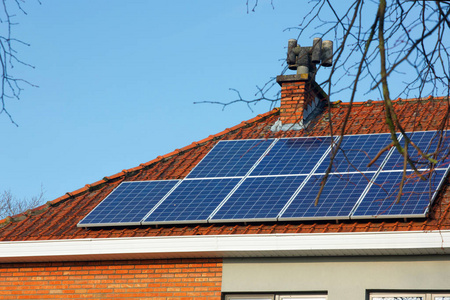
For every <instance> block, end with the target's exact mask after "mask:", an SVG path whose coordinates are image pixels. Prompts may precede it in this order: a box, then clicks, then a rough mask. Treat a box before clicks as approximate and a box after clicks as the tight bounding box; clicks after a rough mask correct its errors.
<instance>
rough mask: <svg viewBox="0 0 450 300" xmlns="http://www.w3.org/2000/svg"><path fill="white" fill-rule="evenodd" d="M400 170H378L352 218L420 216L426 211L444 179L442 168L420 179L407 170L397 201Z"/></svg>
mask: <svg viewBox="0 0 450 300" xmlns="http://www.w3.org/2000/svg"><path fill="white" fill-rule="evenodd" d="M402 173H403V172H401V171H400V172H381V173H380V174H379V175H378V178H377V179H376V180H375V184H373V185H372V187H371V188H370V190H369V192H368V193H367V195H366V196H365V197H364V199H363V201H362V202H361V204H360V205H359V206H358V208H357V210H356V211H355V213H354V217H357V216H358V217H366V218H367V217H384V216H390V217H394V216H398V217H400V216H405V215H409V216H410V217H411V216H417V217H423V216H425V213H426V212H427V209H428V207H429V205H430V199H432V197H433V195H434V193H435V191H436V190H437V188H438V187H439V185H440V183H441V180H442V179H443V178H444V174H445V170H436V172H435V173H431V174H425V176H426V177H429V178H428V180H426V181H424V180H421V179H420V178H419V177H418V176H417V175H416V174H414V173H412V172H409V173H408V174H407V179H406V181H405V183H404V186H403V190H402V197H401V199H400V202H399V203H398V204H397V203H395V202H396V198H397V195H398V192H399V188H400V182H401V179H402V175H403V174H402Z"/></svg>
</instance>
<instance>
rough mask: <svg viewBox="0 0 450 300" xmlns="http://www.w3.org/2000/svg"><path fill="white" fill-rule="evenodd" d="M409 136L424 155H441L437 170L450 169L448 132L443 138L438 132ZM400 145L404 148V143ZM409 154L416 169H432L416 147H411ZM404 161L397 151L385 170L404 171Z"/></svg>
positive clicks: (409, 134)
mask: <svg viewBox="0 0 450 300" xmlns="http://www.w3.org/2000/svg"><path fill="white" fill-rule="evenodd" d="M408 136H409V138H410V139H411V141H412V142H413V143H414V144H415V145H417V147H419V148H420V149H421V150H422V151H423V152H424V153H435V152H437V153H439V157H437V160H439V163H438V165H437V166H435V167H437V168H447V167H448V165H449V157H448V154H449V153H450V136H449V132H448V131H444V133H443V135H442V136H441V134H440V132H436V131H424V132H414V133H408ZM400 144H401V145H402V146H403V145H404V142H400ZM408 153H409V156H410V159H411V160H412V161H413V162H415V163H416V167H417V168H418V169H425V168H430V162H429V161H427V160H425V159H424V158H423V157H422V156H421V155H419V153H418V152H417V150H416V149H415V148H414V147H412V146H409V148H408ZM431 157H433V156H431ZM433 158H434V157H433ZM403 160H404V158H403V156H402V155H400V153H398V151H395V152H394V153H393V154H392V156H391V157H390V158H389V160H388V161H387V163H386V166H384V168H383V170H402V169H403ZM409 168H410V166H408V169H409Z"/></svg>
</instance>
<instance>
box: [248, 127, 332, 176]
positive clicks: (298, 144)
mask: <svg viewBox="0 0 450 300" xmlns="http://www.w3.org/2000/svg"><path fill="white" fill-rule="evenodd" d="M331 140H332V138H331V137H329V136H325V137H294V138H281V139H278V140H277V141H276V142H275V143H274V145H273V146H272V148H271V149H270V151H268V153H267V154H266V155H264V156H263V157H262V159H261V161H260V162H259V163H258V165H257V166H256V167H255V169H254V170H253V171H252V172H251V173H250V175H251V176H261V177H262V176H271V175H305V174H309V173H310V172H311V170H312V169H313V168H314V166H315V165H316V164H317V161H318V160H319V159H320V158H321V157H322V156H323V153H324V152H325V151H327V149H328V148H329V147H330V145H331ZM311 149H313V150H314V151H312V153H311V151H308V150H311ZM280 161H281V163H280Z"/></svg>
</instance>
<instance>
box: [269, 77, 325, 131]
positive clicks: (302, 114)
mask: <svg viewBox="0 0 450 300" xmlns="http://www.w3.org/2000/svg"><path fill="white" fill-rule="evenodd" d="M277 82H278V84H279V85H280V86H281V99H280V100H281V104H280V119H279V123H278V125H281V126H282V127H283V128H278V130H296V129H297V130H298V129H303V128H304V127H305V125H306V124H305V123H306V121H307V119H308V117H310V116H311V115H313V113H314V112H317V111H322V109H321V108H323V107H325V104H326V94H325V92H324V91H323V90H322V89H321V88H320V87H319V85H318V84H317V83H316V82H315V81H314V80H310V79H309V78H308V76H307V74H295V75H281V76H278V77H277ZM278 127H279V126H278ZM278 130H274V131H278Z"/></svg>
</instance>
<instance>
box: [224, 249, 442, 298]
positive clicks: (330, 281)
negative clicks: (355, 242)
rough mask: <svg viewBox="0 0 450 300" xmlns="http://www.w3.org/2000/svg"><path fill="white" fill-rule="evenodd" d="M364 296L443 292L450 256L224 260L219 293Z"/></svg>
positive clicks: (338, 296) (333, 296)
mask: <svg viewBox="0 0 450 300" xmlns="http://www.w3.org/2000/svg"><path fill="white" fill-rule="evenodd" d="M367 290H414V291H416V290H423V291H431V290H448V291H450V256H447V255H439V256H392V257H381V256H377V257H352V258H344V257H332V258H329V257H328V258H278V259H277V258H271V259H264V258H253V259H244V258H243V259H225V260H224V264H223V279H222V291H223V292H316V291H326V292H328V300H338V299H346V300H364V299H366V298H365V297H366V291H367Z"/></svg>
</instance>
